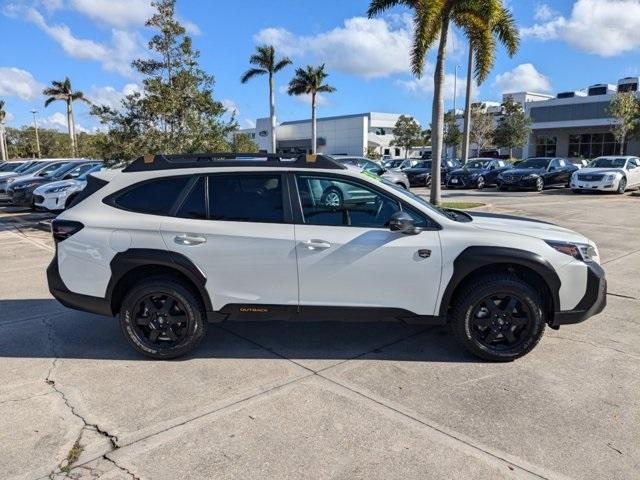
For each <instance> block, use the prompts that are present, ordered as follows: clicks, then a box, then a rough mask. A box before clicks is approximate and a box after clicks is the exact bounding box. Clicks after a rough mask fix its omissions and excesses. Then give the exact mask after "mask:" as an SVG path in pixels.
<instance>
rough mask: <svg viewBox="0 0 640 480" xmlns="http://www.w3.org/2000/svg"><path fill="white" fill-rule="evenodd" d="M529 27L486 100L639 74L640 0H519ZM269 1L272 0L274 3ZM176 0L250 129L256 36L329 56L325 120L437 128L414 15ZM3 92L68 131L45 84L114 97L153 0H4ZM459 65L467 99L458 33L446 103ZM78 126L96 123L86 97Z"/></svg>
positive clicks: (300, 106)
mask: <svg viewBox="0 0 640 480" xmlns="http://www.w3.org/2000/svg"><path fill="white" fill-rule="evenodd" d="M508 4H509V5H510V8H512V9H513V12H514V15H515V17H516V19H517V21H518V25H519V27H520V28H521V31H522V36H523V40H522V46H521V48H520V51H519V52H518V54H517V55H516V56H515V57H514V58H508V57H507V56H506V54H505V53H504V51H503V50H499V53H498V57H497V61H496V65H495V68H494V70H493V72H492V74H491V75H490V77H489V79H488V80H487V81H486V82H485V83H484V84H483V85H481V86H480V87H479V89H477V90H476V95H475V96H476V98H479V99H483V100H500V98H501V94H502V93H503V92H506V91H521V90H534V91H540V92H545V93H554V92H557V91H563V90H573V89H579V88H584V87H586V86H588V85H590V84H593V83H604V82H610V83H615V82H616V81H617V79H619V78H621V77H624V76H632V75H640V68H639V67H640V62H639V61H640V50H639V49H638V47H640V0H553V1H550V0H547V1H545V0H517V1H516V0H509V1H508ZM267 5H268V6H269V7H268V8H267ZM318 5H319V4H317V3H315V2H313V3H312V2H310V1H308V0H270V1H269V2H265V1H264V0H235V1H233V2H229V1H223V0H217V1H207V2H205V1H198V0H178V2H177V9H178V15H179V18H180V19H181V20H182V21H183V22H184V23H185V25H187V27H188V30H189V32H191V34H192V35H193V38H194V43H195V46H196V48H198V49H199V50H200V51H201V63H202V66H203V67H204V68H205V69H206V70H207V71H209V72H210V73H212V74H214V76H215V79H216V85H215V96H216V98H217V99H219V100H224V102H225V104H226V105H228V106H229V108H232V109H234V110H235V111H236V112H237V119H238V122H239V124H240V125H241V126H242V127H247V126H250V125H251V123H252V122H253V121H254V120H255V119H256V118H258V117H262V116H266V115H267V114H268V101H267V100H268V98H267V84H266V80H265V79H261V78H258V79H254V80H252V81H251V82H250V83H248V84H246V85H241V84H240V82H239V78H240V75H241V74H242V72H243V71H244V70H245V69H246V68H247V67H248V65H247V60H248V57H249V55H250V54H251V53H252V51H253V49H254V47H255V45H256V44H257V43H264V42H269V43H273V44H274V45H276V47H277V48H278V50H279V51H280V52H282V53H286V54H287V55H289V56H290V57H291V58H292V60H293V62H294V65H306V64H308V63H315V64H317V63H323V62H324V63H326V65H327V70H328V71H329V73H330V77H329V82H330V83H331V84H332V85H334V86H335V87H336V88H337V92H336V93H333V94H330V95H326V96H325V97H324V98H323V99H322V100H321V102H320V112H319V115H320V116H330V115H342V114H349V113H359V112H366V111H381V112H398V113H406V114H411V115H414V116H415V117H416V118H417V119H418V120H419V121H420V122H421V123H422V124H424V125H426V124H428V118H429V117H430V112H431V100H432V89H433V83H432V78H431V72H432V70H431V69H432V64H433V62H434V61H435V54H434V52H433V51H432V52H430V53H429V55H428V58H427V65H426V69H425V70H426V72H427V73H426V75H425V77H424V78H422V79H420V80H416V79H415V78H414V77H413V76H412V75H411V73H410V71H409V65H408V46H409V45H410V42H411V29H410V27H411V25H410V20H409V18H410V17H408V16H407V11H406V10H404V9H402V8H399V9H396V10H393V11H391V12H389V14H388V15H384V16H382V17H380V18H378V19H375V20H368V19H366V18H364V16H365V12H366V9H367V6H368V2H367V1H364V0H347V1H345V0H326V1H325V2H323V3H322V4H321V7H319V6H318ZM0 6H1V11H0V31H1V32H2V37H3V48H2V53H1V55H0V98H2V99H4V100H5V101H6V103H7V107H6V109H7V111H8V112H9V117H8V118H9V121H8V124H9V125H11V126H20V125H24V124H26V123H28V122H30V121H31V113H30V111H31V110H32V109H36V110H38V111H39V114H38V115H39V118H40V122H41V124H43V125H44V126H48V127H52V128H60V129H64V128H65V124H64V121H65V120H64V115H63V112H64V109H63V105H61V104H53V105H51V106H49V107H48V108H46V109H45V108H44V106H43V101H44V98H43V97H42V95H41V90H42V88H43V87H44V85H45V84H48V83H49V82H50V81H51V80H54V79H63V78H64V76H65V75H68V76H69V77H70V78H71V80H72V82H73V85H74V87H75V88H76V89H80V90H82V91H84V92H85V94H86V95H87V96H88V97H89V98H90V99H91V100H93V101H95V102H98V103H112V104H116V103H117V101H118V99H119V98H120V97H121V96H122V95H123V93H127V92H130V91H132V90H134V89H136V88H138V87H137V85H138V84H139V82H140V78H139V77H137V76H136V74H135V73H134V72H133V71H132V70H131V68H130V62H131V60H132V59H133V58H137V57H139V56H140V55H144V53H145V46H146V41H147V39H148V37H149V35H150V32H149V31H148V29H146V28H145V27H144V20H145V18H147V17H148V15H149V11H150V6H149V0H0ZM456 64H459V65H461V67H460V69H459V79H458V96H457V98H458V105H461V104H462V102H463V101H464V94H463V93H462V92H463V88H464V76H465V68H466V52H465V45H464V42H463V38H462V36H461V34H460V32H456V31H454V32H453V34H452V37H451V38H450V48H449V56H448V60H447V88H446V92H447V104H448V106H451V105H452V100H453V90H454V89H453V83H454V82H453V77H454V70H455V65H456ZM292 75H293V68H288V69H286V70H285V71H283V72H282V73H281V74H280V75H279V76H278V77H277V79H276V85H277V88H278V90H279V91H278V92H277V100H276V101H277V109H278V119H279V121H286V120H294V119H299V118H307V117H308V116H309V110H310V106H309V103H308V101H307V100H306V99H304V98H291V97H288V96H287V95H286V94H285V93H283V91H282V90H283V89H284V88H285V85H286V83H287V82H288V80H289V79H290V78H291V76H292ZM76 108H77V110H78V113H77V116H76V123H77V124H78V126H79V128H80V129H85V130H89V131H90V130H92V129H94V128H96V126H97V123H96V121H95V119H93V118H91V117H90V116H89V115H88V113H87V109H86V107H84V106H82V105H80V104H78V106H77V107H76Z"/></svg>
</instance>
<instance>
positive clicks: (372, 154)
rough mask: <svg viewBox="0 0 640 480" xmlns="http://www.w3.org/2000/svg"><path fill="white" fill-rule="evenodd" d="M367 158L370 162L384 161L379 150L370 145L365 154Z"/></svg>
mask: <svg viewBox="0 0 640 480" xmlns="http://www.w3.org/2000/svg"><path fill="white" fill-rule="evenodd" d="M365 157H367V158H368V159H370V160H381V159H382V155H381V154H380V152H379V151H378V149H377V148H376V147H374V146H371V145H369V146H368V147H367V151H366V153H365Z"/></svg>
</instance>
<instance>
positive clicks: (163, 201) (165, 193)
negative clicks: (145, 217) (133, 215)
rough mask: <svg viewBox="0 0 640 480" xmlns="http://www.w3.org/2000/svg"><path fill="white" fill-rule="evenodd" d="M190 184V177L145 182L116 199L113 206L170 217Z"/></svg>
mask: <svg viewBox="0 0 640 480" xmlns="http://www.w3.org/2000/svg"><path fill="white" fill-rule="evenodd" d="M188 182H189V177H165V178H158V179H155V180H151V181H148V182H143V183H140V184H138V185H134V186H133V187H131V188H129V189H127V190H125V191H124V192H123V193H121V194H120V195H118V196H117V197H115V199H114V200H113V205H114V206H115V207H118V208H122V209H123V210H130V211H132V212H138V213H148V214H152V215H169V212H170V211H171V207H173V205H174V204H175V203H176V201H177V200H178V197H179V196H180V194H181V193H182V190H184V187H186V186H187V183H188Z"/></svg>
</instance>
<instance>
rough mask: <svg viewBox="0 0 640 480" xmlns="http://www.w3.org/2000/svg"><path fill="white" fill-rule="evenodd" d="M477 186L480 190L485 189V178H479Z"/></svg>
mask: <svg viewBox="0 0 640 480" xmlns="http://www.w3.org/2000/svg"><path fill="white" fill-rule="evenodd" d="M476 186H477V187H478V190H482V189H483V188H484V187H485V182H484V177H483V176H479V177H478V181H477V183H476Z"/></svg>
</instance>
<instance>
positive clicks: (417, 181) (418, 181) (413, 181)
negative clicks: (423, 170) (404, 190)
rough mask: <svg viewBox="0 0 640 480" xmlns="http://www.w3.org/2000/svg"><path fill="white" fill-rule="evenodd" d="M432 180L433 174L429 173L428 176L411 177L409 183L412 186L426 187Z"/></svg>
mask: <svg viewBox="0 0 640 480" xmlns="http://www.w3.org/2000/svg"><path fill="white" fill-rule="evenodd" d="M430 180H431V175H427V176H426V177H422V176H420V177H409V185H410V186H412V187H424V186H426V185H427V184H428V183H429V181H430Z"/></svg>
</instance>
